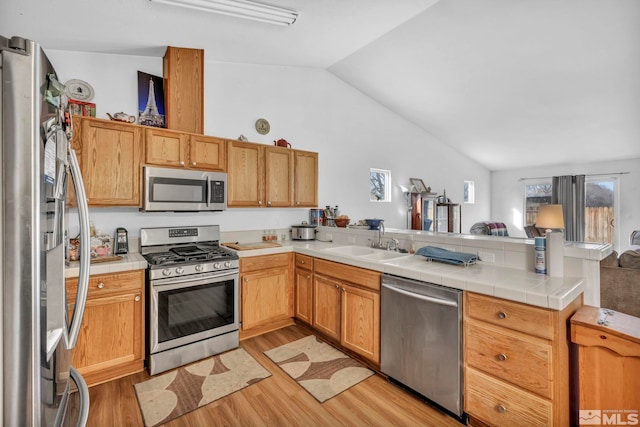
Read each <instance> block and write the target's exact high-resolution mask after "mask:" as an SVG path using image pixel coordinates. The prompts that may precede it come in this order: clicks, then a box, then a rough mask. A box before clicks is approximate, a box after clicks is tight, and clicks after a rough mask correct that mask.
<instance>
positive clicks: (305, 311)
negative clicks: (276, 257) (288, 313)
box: [293, 254, 313, 325]
mask: <svg viewBox="0 0 640 427" xmlns="http://www.w3.org/2000/svg"><path fill="white" fill-rule="evenodd" d="M293 285H294V287H295V289H294V306H293V310H294V313H293V314H294V316H295V318H296V319H298V320H300V321H301V322H304V323H306V324H307V325H311V323H312V322H313V257H310V256H308V255H302V254H295V272H294V282H293Z"/></svg>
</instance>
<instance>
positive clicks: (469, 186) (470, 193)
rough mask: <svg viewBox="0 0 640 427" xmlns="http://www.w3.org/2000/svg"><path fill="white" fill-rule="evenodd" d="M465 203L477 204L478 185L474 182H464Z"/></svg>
mask: <svg viewBox="0 0 640 427" xmlns="http://www.w3.org/2000/svg"><path fill="white" fill-rule="evenodd" d="M463 201H464V203H475V202H476V184H475V182H473V181H465V182H464V199H463Z"/></svg>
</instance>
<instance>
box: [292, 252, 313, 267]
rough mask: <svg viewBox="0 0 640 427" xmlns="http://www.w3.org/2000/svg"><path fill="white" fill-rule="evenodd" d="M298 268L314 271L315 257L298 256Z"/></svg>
mask: <svg viewBox="0 0 640 427" xmlns="http://www.w3.org/2000/svg"><path fill="white" fill-rule="evenodd" d="M296 268H306V269H308V270H313V257H311V256H309V255H302V254H296Z"/></svg>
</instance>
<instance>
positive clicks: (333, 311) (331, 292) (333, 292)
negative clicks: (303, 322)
mask: <svg viewBox="0 0 640 427" xmlns="http://www.w3.org/2000/svg"><path fill="white" fill-rule="evenodd" d="M341 293H342V288H341V283H340V282H338V281H336V280H333V279H330V278H328V277H324V276H320V275H317V274H316V275H315V276H314V279H313V327H314V328H316V329H317V330H319V331H320V332H323V333H324V334H326V335H328V336H330V337H332V338H335V339H336V340H339V339H340V297H341V295H340V294H341Z"/></svg>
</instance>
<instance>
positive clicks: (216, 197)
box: [211, 181, 224, 203]
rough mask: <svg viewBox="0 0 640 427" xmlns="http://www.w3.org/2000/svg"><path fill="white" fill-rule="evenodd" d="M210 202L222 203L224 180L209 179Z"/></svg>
mask: <svg viewBox="0 0 640 427" xmlns="http://www.w3.org/2000/svg"><path fill="white" fill-rule="evenodd" d="M211 203H224V181H211Z"/></svg>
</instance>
